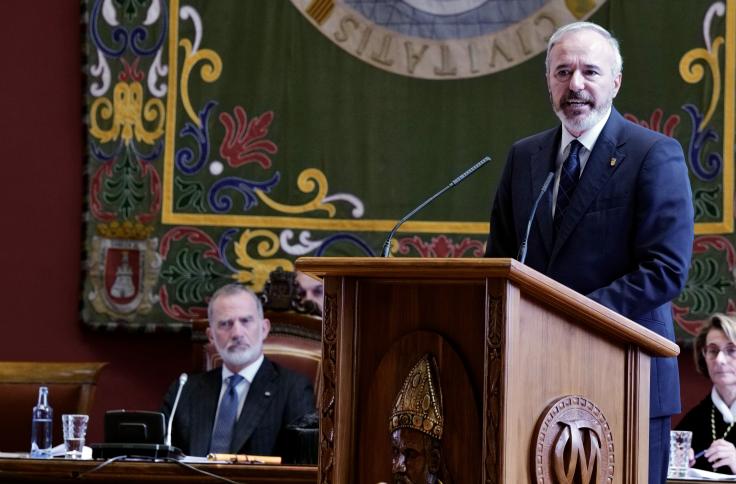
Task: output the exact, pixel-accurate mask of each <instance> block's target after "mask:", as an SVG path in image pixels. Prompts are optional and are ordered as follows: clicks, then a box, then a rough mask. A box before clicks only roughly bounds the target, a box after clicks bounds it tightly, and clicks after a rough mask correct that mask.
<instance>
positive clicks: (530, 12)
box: [82, 0, 736, 340]
mask: <svg viewBox="0 0 736 484" xmlns="http://www.w3.org/2000/svg"><path fill="white" fill-rule="evenodd" d="M735 2H736V0H729V1H728V2H693V1H692V0H648V1H646V2H640V1H635V0H608V1H594V0H579V1H573V0H547V1H544V0H509V1H506V2H497V1H490V0H464V1H461V2H457V1H455V2H446V1H444V0H392V1H389V0H291V1H288V0H169V1H166V0H88V1H87V2H86V4H85V6H84V9H85V12H84V22H85V26H86V37H85V39H86V44H85V49H86V56H87V62H86V65H85V74H86V78H87V86H86V105H87V113H88V121H87V123H88V125H87V127H88V129H87V137H88V153H87V155H88V162H87V177H88V178H87V180H88V183H87V207H88V210H87V214H86V217H87V224H86V240H85V244H86V245H85V248H86V254H87V258H86V274H85V280H84V293H83V308H82V314H83V320H84V322H85V323H86V324H88V325H91V326H93V327H98V328H106V329H111V328H119V327H124V328H129V329H136V330H137V329H143V330H158V329H168V330H179V329H181V328H184V327H187V326H188V325H189V323H190V322H191V321H192V320H193V319H199V318H202V317H204V316H205V314H206V300H207V297H208V296H209V295H210V294H211V293H212V292H213V291H214V290H215V289H217V288H218V287H219V286H221V285H223V284H226V283H228V282H232V281H239V282H241V283H244V284H246V285H249V286H252V288H253V289H255V290H261V289H262V287H263V284H264V283H265V281H266V279H267V278H268V274H269V273H270V272H271V271H273V270H275V269H276V268H279V267H281V268H283V269H285V270H293V269H294V260H295V259H296V258H297V257H299V256H307V255H308V256H374V255H378V254H379V253H380V251H381V247H382V245H383V241H384V239H385V238H386V235H387V232H388V231H389V230H390V229H391V228H392V227H393V225H394V223H395V222H396V220H398V219H399V218H401V217H402V216H403V215H405V214H406V213H407V212H408V211H410V210H411V209H412V208H414V207H415V206H416V205H418V204H419V202H421V201H422V200H424V199H425V198H426V197H428V196H429V195H431V194H432V193H433V192H435V191H437V190H439V189H441V188H442V187H444V186H446V185H447V184H448V183H449V182H450V181H451V180H453V179H454V178H455V177H456V176H457V175H458V174H460V173H462V172H463V171H464V170H466V169H467V168H468V167H470V166H471V165H473V164H475V163H476V162H477V161H478V160H481V159H482V158H484V157H486V156H490V157H491V158H492V161H491V162H490V163H488V164H487V165H486V166H485V167H483V168H481V169H480V170H479V171H478V172H477V173H475V174H474V175H473V176H472V177H470V178H468V179H467V180H466V181H464V182H463V184H462V185H460V186H458V187H457V188H455V189H454V190H453V191H450V192H448V193H447V194H445V195H444V196H443V197H442V198H441V199H440V200H438V201H436V202H434V203H433V204H431V205H430V206H428V207H427V208H426V209H424V210H423V211H421V212H420V213H419V214H417V215H416V216H415V217H414V218H412V219H411V220H410V221H408V222H407V223H406V224H404V225H403V226H402V229H401V230H400V231H399V233H398V234H397V237H396V238H395V240H394V242H393V244H392V245H391V254H392V256H395V257H401V256H410V257H481V256H482V254H483V249H484V244H485V241H486V237H487V234H488V229H489V226H488V217H489V213H490V206H491V199H492V196H493V192H494V189H495V187H496V184H497V182H498V179H499V176H500V173H501V170H502V168H503V165H504V159H505V156H506V152H507V151H508V149H509V147H510V146H511V144H512V143H513V141H514V140H516V139H518V138H521V137H524V136H527V135H529V134H532V133H535V132H537V131H540V130H542V129H546V128H549V127H552V126H554V125H556V124H557V123H558V121H557V118H556V117H555V116H554V114H553V113H552V110H551V108H550V106H549V100H548V94H547V92H546V84H545V78H544V52H545V48H546V41H547V39H548V38H549V36H550V34H551V33H552V32H553V31H554V30H555V29H556V28H557V27H559V26H561V25H563V24H565V23H569V22H572V21H576V20H586V19H587V20H590V21H594V22H596V23H599V24H601V25H603V26H605V27H606V28H608V29H609V30H611V31H612V32H613V33H614V35H615V36H617V37H618V38H619V40H620V42H621V48H622V52H623V56H624V75H623V86H622V89H621V92H620V94H619V96H618V97H617V99H616V103H615V105H616V107H617V108H618V110H619V111H621V112H622V113H624V114H625V116H626V117H627V118H628V119H630V120H632V121H634V122H636V123H640V124H642V125H644V126H647V127H649V128H650V129H653V130H656V131H661V132H663V133H665V134H666V135H668V136H672V137H674V138H676V139H677V140H678V141H679V142H680V143H681V144H682V146H683V148H684V151H685V155H686V161H687V163H688V167H689V170H690V179H691V182H692V188H693V199H694V204H695V214H696V239H695V245H694V256H693V262H692V266H691V271H690V279H689V281H688V284H687V287H686V289H685V291H684V292H683V293H682V295H681V296H680V297H679V298H678V299H677V300H675V317H676V321H677V324H678V326H679V328H678V337H679V338H680V339H681V340H688V339H690V338H691V335H692V334H693V332H694V331H696V330H697V328H698V327H699V325H700V324H702V321H703V320H704V319H705V318H706V317H707V316H708V315H709V314H711V313H713V312H715V311H725V310H736V308H734V303H733V299H734V297H735V296H736V288H734V275H735V274H736V272H734V271H735V270H736V251H735V249H734V235H733V219H734V214H733V197H734V193H733V186H734V181H733V176H734V173H733V163H734V159H733V158H734V143H733V142H734V94H736V90H735V83H734V75H735V73H736V67H735V66H736V64H735V62H734V59H735V57H734V47H735V44H736V42H735V35H736V34H735V31H736V7H735V6H734V5H735Z"/></svg>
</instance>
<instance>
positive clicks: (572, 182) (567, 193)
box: [554, 139, 583, 234]
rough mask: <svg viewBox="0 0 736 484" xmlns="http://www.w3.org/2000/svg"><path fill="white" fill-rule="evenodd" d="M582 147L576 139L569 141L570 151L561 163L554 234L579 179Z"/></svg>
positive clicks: (558, 228)
mask: <svg viewBox="0 0 736 484" xmlns="http://www.w3.org/2000/svg"><path fill="white" fill-rule="evenodd" d="M582 147H583V145H582V144H581V143H580V141H578V140H576V139H574V140H572V142H570V153H569V154H568V155H567V159H566V160H565V162H564V163H563V164H562V172H561V173H560V184H559V186H558V188H557V204H556V205H555V219H554V223H555V234H556V233H557V232H558V231H559V230H560V225H561V224H562V217H563V216H564V215H565V210H567V207H568V206H569V205H570V200H571V199H572V194H573V192H574V191H575V187H576V186H577V185H578V180H579V179H580V148H582Z"/></svg>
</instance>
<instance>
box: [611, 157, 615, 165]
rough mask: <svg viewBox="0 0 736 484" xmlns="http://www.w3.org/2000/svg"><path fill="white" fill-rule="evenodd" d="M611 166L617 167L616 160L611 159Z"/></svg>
mask: <svg viewBox="0 0 736 484" xmlns="http://www.w3.org/2000/svg"><path fill="white" fill-rule="evenodd" d="M611 166H616V158H611Z"/></svg>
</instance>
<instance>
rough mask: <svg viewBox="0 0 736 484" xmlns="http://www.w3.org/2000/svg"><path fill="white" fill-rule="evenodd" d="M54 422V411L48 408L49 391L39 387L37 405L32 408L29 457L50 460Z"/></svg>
mask: <svg viewBox="0 0 736 484" xmlns="http://www.w3.org/2000/svg"><path fill="white" fill-rule="evenodd" d="M53 421H54V410H53V409H52V408H51V407H50V406H49V389H48V388H47V387H41V388H39V389H38V404H37V405H36V406H35V407H33V419H32V423H31V457H33V458H37V459H50V458H51V448H52V447H53V444H52V439H51V424H52V423H53Z"/></svg>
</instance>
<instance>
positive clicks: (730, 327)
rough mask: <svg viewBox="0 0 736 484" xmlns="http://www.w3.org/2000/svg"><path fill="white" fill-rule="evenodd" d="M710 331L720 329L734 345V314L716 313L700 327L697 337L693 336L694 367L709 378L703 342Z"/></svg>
mask: <svg viewBox="0 0 736 484" xmlns="http://www.w3.org/2000/svg"><path fill="white" fill-rule="evenodd" d="M711 329H720V330H721V331H723V334H725V335H726V338H728V340H729V341H730V342H731V343H734V344H736V313H727V314H724V313H716V314H714V315H713V316H711V317H710V319H709V320H708V321H706V322H705V324H704V325H703V326H701V328H700V331H698V334H697V336H695V346H694V347H693V357H694V358H695V367H696V368H697V369H698V372H699V373H701V374H703V375H705V376H707V377H709V378H710V375H709V374H708V365H707V364H706V362H705V356H703V349H704V348H705V340H706V338H707V337H708V333H709V332H710V330H711Z"/></svg>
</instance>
